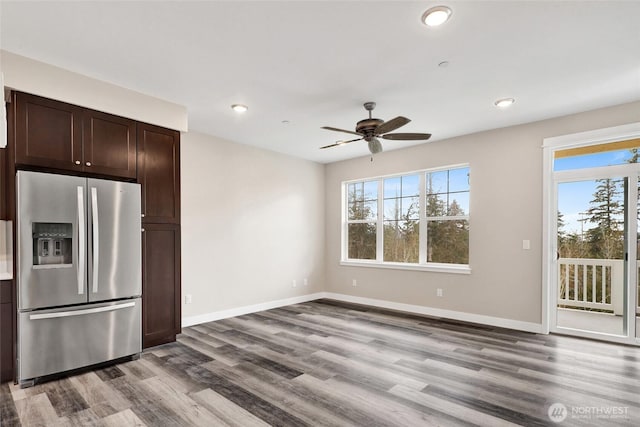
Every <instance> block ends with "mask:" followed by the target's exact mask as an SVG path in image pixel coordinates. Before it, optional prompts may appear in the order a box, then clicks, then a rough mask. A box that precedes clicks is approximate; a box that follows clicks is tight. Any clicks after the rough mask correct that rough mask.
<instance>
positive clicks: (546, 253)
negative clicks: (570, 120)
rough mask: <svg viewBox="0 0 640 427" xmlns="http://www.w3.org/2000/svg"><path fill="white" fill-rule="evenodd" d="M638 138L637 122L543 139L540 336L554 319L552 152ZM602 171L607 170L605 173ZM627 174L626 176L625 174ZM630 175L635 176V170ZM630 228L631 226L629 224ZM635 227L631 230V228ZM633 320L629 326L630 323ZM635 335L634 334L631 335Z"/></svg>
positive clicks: (628, 340) (631, 303)
mask: <svg viewBox="0 0 640 427" xmlns="http://www.w3.org/2000/svg"><path fill="white" fill-rule="evenodd" d="M634 138H640V122H636V123H630V124H626V125H622V126H615V127H610V128H604V129H597V130H593V131H587V132H580V133H574V134H569V135H561V136H555V137H550V138H545V139H544V140H543V145H542V149H543V160H542V168H543V170H542V181H543V187H542V194H543V200H542V331H543V333H546V334H548V333H549V332H551V331H552V327H551V326H552V323H551V322H552V320H553V319H555V312H553V310H552V309H551V308H552V305H553V308H554V310H555V297H553V296H554V295H555V293H554V292H556V286H557V285H556V280H555V274H556V268H557V265H556V250H557V218H556V216H557V213H555V212H553V211H555V209H556V201H557V200H556V197H557V192H556V182H557V180H556V179H555V175H554V172H553V158H554V153H555V152H556V151H558V150H564V149H568V148H576V147H585V146H589V145H595V144H606V143H609V142H616V141H624V140H627V139H634ZM594 169H595V168H594ZM594 169H588V170H586V171H583V172H580V171H571V172H567V173H563V174H562V175H561V176H567V177H568V176H571V177H580V176H581V175H582V176H588V175H589V176H593V174H594V173H597V172H595V171H594ZM605 169H608V170H607V171H605ZM630 170H631V169H630V167H629V166H627V165H622V167H615V166H612V167H607V168H602V172H603V173H602V175H608V174H611V173H613V174H615V171H621V172H623V173H627V172H628V171H630ZM627 174H628V173H627ZM631 174H632V175H633V174H637V168H636V169H635V171H634V172H633V173H631ZM631 188H635V187H633V186H632V185H629V191H630V192H631ZM630 221H632V222H634V223H635V222H636V221H637V220H636V218H635V217H634V218H630ZM630 226H631V227H633V226H634V224H630ZM634 228H635V227H634ZM630 246H634V247H633V248H631V247H630V248H629V259H632V258H631V254H632V253H633V254H634V255H636V254H635V252H636V249H635V245H630ZM633 259H635V258H633ZM629 265H631V263H628V264H627V268H628V269H629ZM635 277H636V273H633V275H629V278H630V279H631V278H635ZM628 289H633V290H632V291H631V294H632V295H635V293H636V284H635V282H634V283H633V286H631V285H629V286H628ZM636 301H637V297H636V298H627V304H626V311H627V313H629V316H627V331H628V332H631V331H635V318H636V316H635V314H636ZM632 321H633V324H632ZM567 332H571V334H572V335H575V336H583V337H587V338H596V339H606V340H609V341H613V342H620V343H625V344H636V345H639V344H640V338H638V337H636V336H631V335H630V336H629V337H620V336H615V335H607V334H599V333H589V332H585V331H578V330H569V329H567ZM634 335H635V334H634Z"/></svg>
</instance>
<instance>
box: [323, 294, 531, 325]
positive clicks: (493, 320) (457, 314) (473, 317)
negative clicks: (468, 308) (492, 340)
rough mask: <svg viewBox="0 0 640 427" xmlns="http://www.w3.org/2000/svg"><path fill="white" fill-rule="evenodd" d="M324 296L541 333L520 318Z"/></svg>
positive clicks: (357, 298)
mask: <svg viewBox="0 0 640 427" xmlns="http://www.w3.org/2000/svg"><path fill="white" fill-rule="evenodd" d="M324 298H329V299H334V300H338V301H344V302H352V303H355V304H364V305H370V306H373V307H379V308H388V309H390V310H398V311H404V312H407V313H413V314H424V315H426V316H432V317H441V318H444V319H452V320H460V321H463V322H471V323H479V324H481V325H488V326H498V327H500V328H507V329H515V330H518V331H525V332H534V333H538V334H540V333H543V332H542V325H541V324H539V323H531V322H523V321H521V320H513V319H505V318H502V317H492V316H485V315H482V314H473V313H465V312H462V311H453V310H443V309H441V308H433V307H425V306H422V305H413V304H403V303H399V302H393V301H385V300H379V299H373V298H364V297H356V296H352V295H344V294H335V293H332V292H324Z"/></svg>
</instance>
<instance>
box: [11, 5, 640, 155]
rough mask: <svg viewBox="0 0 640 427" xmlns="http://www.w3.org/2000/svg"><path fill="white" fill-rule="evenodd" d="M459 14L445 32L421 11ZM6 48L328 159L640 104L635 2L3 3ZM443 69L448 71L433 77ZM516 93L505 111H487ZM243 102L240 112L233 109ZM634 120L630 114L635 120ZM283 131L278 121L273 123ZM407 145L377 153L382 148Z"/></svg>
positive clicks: (249, 136) (217, 127)
mask: <svg viewBox="0 0 640 427" xmlns="http://www.w3.org/2000/svg"><path fill="white" fill-rule="evenodd" d="M438 4H447V5H449V6H450V7H451V8H452V9H453V15H452V17H451V19H450V20H449V22H447V23H446V24H445V25H444V26H442V27H440V28H435V29H434V28H428V27H426V26H424V25H423V24H421V22H420V17H421V15H422V13H423V12H424V11H425V10H426V9H428V8H429V7H430V6H434V5H438ZM0 8H1V9H0V12H1V14H2V21H1V24H2V29H1V40H0V47H1V48H2V49H5V50H8V51H11V52H14V53H17V54H20V55H23V56H27V57H30V58H33V59H37V60H40V61H43V62H47V63H50V64H53V65H56V66H59V67H62V68H66V69H69V70H72V71H75V72H78V73H81V74H85V75H88V76H91V77H94V78H97V79H101V80H105V81H108V82H111V83H114V84H117V85H120V86H124V87H127V88H130V89H134V90H137V91H139V92H142V93H146V94H149V95H153V96H156V97H159V98H163V99H166V100H169V101H172V102H176V103H179V104H182V105H185V106H187V108H188V112H189V127H190V129H191V130H195V131H199V132H203V133H207V134H210V135H215V136H218V137H222V138H225V139H228V140H231V141H236V142H240V143H243V144H249V145H254V146H258V147H262V148H266V149H270V150H275V151H279V152H282V153H287V154H290V155H293V156H297V157H301V158H305V159H310V160H314V161H317V162H322V163H327V162H333V161H337V160H342V159H347V158H352V157H357V156H364V155H368V150H367V146H366V143H364V142H356V143H353V144H349V145H347V146H342V147H337V148H333V149H329V150H319V149H318V148H319V147H320V146H323V145H327V144H330V143H332V142H335V141H337V140H340V139H344V138H345V137H346V138H348V137H349V135H347V134H341V133H337V132H330V131H327V130H323V129H320V127H321V126H334V127H339V128H346V129H353V128H354V127H355V123H356V122H357V121H358V120H360V119H362V118H364V117H366V112H365V111H364V109H363V108H362V103H363V102H365V101H375V102H377V104H378V106H377V108H376V110H375V114H374V117H379V118H381V119H384V120H388V119H390V118H392V117H395V116H397V115H404V116H406V117H409V118H410V119H412V122H411V123H409V124H408V125H406V126H404V127H403V128H402V129H400V130H399V131H400V132H430V133H432V134H433V137H432V139H431V142H430V143H434V142H435V141H438V140H443V139H445V138H449V137H452V136H456V135H463V134H468V133H471V132H476V131H481V130H486V129H493V128H499V127H504V126H509V125H514V124H518V123H525V122H531V121H535V120H541V119H545V118H549V117H555V116H560V115H565V114H570V113H575V112H580V111H586V110H590V109H594V108H599V107H604V106H609V105H615V104H620V103H624V102H629V101H635V100H639V99H640V24H639V23H638V17H640V2H639V1H620V2H614V1H585V2H581V1H532V2H523V1H487V2H485V1H465V2H461V1H450V0H438V1H436V2H433V1H421V2H410V1H371V0H369V1H317V2H314V1H302V0H299V1H285V2H277V1H257V2H249V1H196V2H187V1H169V2H155V1H142V2H132V1H121V2H98V1H90V2H79V1H72V2H59V1H46V2H31V1H26V2H25V1H21V2H12V1H6V0H2V2H1V4H0ZM442 61H448V62H449V66H448V67H446V68H444V67H439V66H438V64H439V63H441V62H442ZM503 97H514V98H516V103H515V104H514V105H513V106H512V107H511V108H509V109H506V110H498V109H496V108H495V107H494V106H493V102H494V101H495V100H496V99H498V98H503ZM233 103H243V104H247V105H248V106H249V111H248V112H247V113H245V114H244V115H238V114H237V113H234V112H233V111H232V110H231V108H230V105H231V104H233ZM639 118H640V112H639ZM284 120H288V121H289V123H288V124H283V123H282V122H283V121H284ZM416 143H424V142H419V141H418V142H403V141H383V145H384V147H385V150H391V149H394V148H404V147H408V146H410V145H413V144H416Z"/></svg>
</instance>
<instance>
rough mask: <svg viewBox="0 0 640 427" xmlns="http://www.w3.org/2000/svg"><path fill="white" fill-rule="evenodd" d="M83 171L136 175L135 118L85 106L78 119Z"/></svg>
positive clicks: (126, 176)
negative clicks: (80, 123) (80, 124)
mask: <svg viewBox="0 0 640 427" xmlns="http://www.w3.org/2000/svg"><path fill="white" fill-rule="evenodd" d="M82 124H83V126H82V142H83V144H82V147H83V150H84V155H83V160H82V161H83V162H84V165H85V171H87V172H89V171H91V172H92V173H96V174H101V175H111V176H120V177H123V178H135V177H136V122H135V121H133V120H129V119H125V118H123V117H117V116H113V115H111V114H105V113H100V112H98V111H93V110H86V111H85V112H84V115H83V120H82Z"/></svg>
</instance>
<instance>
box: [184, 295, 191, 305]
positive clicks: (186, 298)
mask: <svg viewBox="0 0 640 427" xmlns="http://www.w3.org/2000/svg"><path fill="white" fill-rule="evenodd" d="M192 302H193V295H191V294H186V295H185V296H184V303H185V304H191V303H192Z"/></svg>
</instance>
